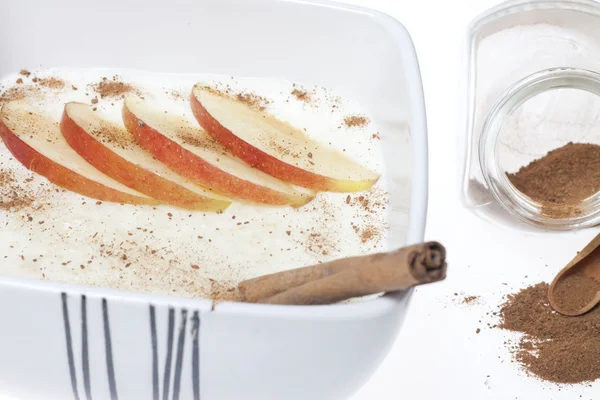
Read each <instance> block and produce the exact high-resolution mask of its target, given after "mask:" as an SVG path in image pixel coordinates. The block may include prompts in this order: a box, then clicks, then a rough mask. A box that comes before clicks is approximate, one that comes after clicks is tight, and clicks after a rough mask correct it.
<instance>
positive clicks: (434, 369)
mask: <svg viewBox="0 0 600 400" xmlns="http://www.w3.org/2000/svg"><path fill="white" fill-rule="evenodd" d="M348 2H349V3H352V4H355V5H361V6H366V7H370V8H374V9H377V10H380V11H383V12H385V13H387V14H390V15H391V16H393V17H395V18H396V19H398V20H399V21H401V22H402V23H403V24H404V25H405V26H406V28H407V29H408V31H409V32H410V34H411V36H412V38H413V40H414V43H415V47H416V49H417V54H418V57H419V62H420V65H421V72H422V76H423V85H424V89H425V99H426V105H427V114H428V125H429V157H430V159H429V167H430V176H429V179H430V181H429V190H430V197H429V212H428V223H427V231H426V235H425V236H426V239H427V240H439V241H441V242H442V243H443V244H444V245H445V246H446V248H447V250H448V259H449V272H448V278H447V280H446V281H444V282H442V283H439V284H434V285H431V286H428V287H422V288H419V289H417V291H416V293H415V296H414V297H413V299H412V303H411V306H410V308H409V313H408V316H407V319H406V322H405V324H404V327H403V329H402V331H401V332H400V335H399V337H398V339H397V341H396V343H395V345H394V347H393V349H392V350H391V352H390V353H389V355H388V357H387V358H386V359H385V361H384V362H383V364H382V365H381V367H380V368H379V370H378V371H377V372H376V373H375V375H374V376H373V377H372V379H371V380H370V382H369V383H368V384H367V385H366V386H364V387H363V389H362V390H361V391H360V392H359V393H357V394H356V395H355V396H354V397H353V398H352V400H388V399H418V400H430V399H431V400H445V399H457V400H469V399H476V400H486V399H527V400H532V399H544V400H550V399H552V400H561V399H565V400H566V399H569V400H570V399H580V398H581V399H584V400H587V399H598V398H600V381H599V382H596V383H595V384H593V385H591V386H589V385H587V386H586V385H574V386H562V387H560V386H558V385H553V384H549V383H544V382H541V381H539V380H537V379H534V378H531V377H528V376H527V375H526V374H525V373H524V372H523V371H522V370H521V369H520V368H519V366H518V365H516V364H515V363H513V362H512V361H511V356H510V353H509V351H508V350H507V349H506V347H505V345H504V344H503V342H504V341H505V340H506V339H510V338H515V337H517V335H515V334H511V333H507V332H505V331H501V330H499V329H490V328H488V325H487V324H488V322H489V323H492V324H493V323H494V321H496V320H495V319H494V318H495V317H494V316H493V315H491V313H492V312H495V311H497V310H498V305H499V304H500V303H501V302H502V298H503V296H504V295H506V294H509V293H513V292H515V291H517V290H518V289H519V288H522V287H525V286H527V285H528V284H532V283H536V282H539V281H542V280H546V281H549V280H551V279H552V277H553V276H554V274H555V273H556V272H558V270H559V269H560V268H561V266H562V265H564V264H565V263H566V262H567V261H568V260H570V259H571V258H572V257H573V256H574V254H575V252H576V251H577V250H578V249H579V248H582V247H583V246H584V245H585V244H586V243H587V241H588V240H589V239H591V238H592V237H593V236H594V235H595V234H597V230H590V231H584V232H579V233H566V234H560V235H559V234H542V233H540V234H532V233H525V232H519V231H515V230H509V229H506V228H501V227H498V226H495V225H492V224H490V223H488V222H486V221H484V220H482V219H481V218H480V217H478V216H477V215H475V214H473V213H472V212H471V211H469V210H467V209H466V208H464V207H463V206H462V204H461V201H460V179H461V175H462V160H458V137H459V135H462V134H463V132H461V131H460V125H459V122H460V120H459V118H463V116H462V115H459V106H460V104H459V99H460V97H459V94H460V93H462V92H461V91H462V90H464V87H462V85H461V81H460V77H461V75H460V72H461V61H462V56H463V50H464V48H463V46H464V42H465V36H466V30H467V26H468V24H469V22H470V21H471V20H472V19H473V18H474V17H475V16H476V15H478V14H479V13H480V12H483V11H485V10H486V9H487V8H489V7H491V6H493V5H496V4H498V3H500V2H499V1H494V0H451V1H448V0H351V1H348ZM544 249H546V250H544ZM454 293H459V296H454ZM468 295H474V296H481V298H480V301H479V302H478V303H477V304H470V305H465V304H461V302H460V299H463V298H464V297H465V296H468ZM488 313H489V314H490V315H487V314H488ZM480 321H481V322H480ZM477 328H480V329H481V332H480V333H479V334H476V330H477ZM580 396H581V397H580Z"/></svg>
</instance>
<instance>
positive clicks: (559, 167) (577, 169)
mask: <svg viewBox="0 0 600 400" xmlns="http://www.w3.org/2000/svg"><path fill="white" fill-rule="evenodd" d="M508 178H509V179H510V181H511V182H512V184H513V185H514V186H515V187H516V188H517V189H518V190H520V191H521V192H523V193H524V194H526V195H527V196H529V197H531V198H532V199H534V200H536V201H538V202H540V203H542V204H544V203H546V204H549V205H557V204H558V205H561V206H563V208H562V209H558V210H557V209H556V208H555V207H553V208H552V211H549V210H548V212H547V213H546V214H547V216H549V217H554V218H564V217H569V216H575V215H578V214H579V213H580V211H579V209H578V207H577V206H578V205H579V204H580V203H581V201H582V200H585V199H586V198H588V197H590V196H591V195H593V194H594V193H596V192H597V191H599V190H600V146H598V145H595V144H587V143H568V144H566V145H565V146H563V147H560V148H558V149H555V150H552V151H551V152H549V153H548V154H546V155H545V156H543V157H542V158H540V159H537V160H534V161H532V162H531V163H530V164H529V165H527V166H524V167H522V168H521V169H520V170H519V171H518V172H516V173H513V174H508Z"/></svg>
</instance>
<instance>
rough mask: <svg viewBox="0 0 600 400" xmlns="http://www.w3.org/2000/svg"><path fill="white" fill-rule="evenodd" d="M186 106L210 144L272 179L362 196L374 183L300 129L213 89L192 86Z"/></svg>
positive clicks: (366, 171)
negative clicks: (205, 133) (188, 106)
mask: <svg viewBox="0 0 600 400" xmlns="http://www.w3.org/2000/svg"><path fill="white" fill-rule="evenodd" d="M191 103H192V111H193V113H194V115H195V116H196V119H197V120H198V122H199V123H200V125H201V126H202V127H203V128H204V129H205V130H206V131H207V132H208V133H209V134H210V135H211V136H212V137H213V138H214V139H215V140H217V141H218V142H219V143H221V145H223V146H224V147H226V148H227V149H228V150H229V151H231V152H232V153H233V154H234V155H235V156H237V157H239V158H241V159H242V160H244V161H245V162H246V163H248V164H250V165H251V166H253V167H254V168H257V169H259V170H261V171H263V172H266V173H267V174H269V175H271V176H273V177H275V178H278V179H281V180H283V181H286V182H289V183H292V184H294V185H298V186H302V187H305V188H309V189H313V190H319V191H328V192H359V191H363V190H366V189H369V188H370V187H371V186H373V185H374V184H375V183H376V182H377V180H378V179H379V174H377V173H376V172H374V171H371V170H369V169H368V168H365V167H364V166H362V165H360V164H359V163H357V162H355V161H354V160H352V159H350V158H349V157H346V156H345V155H343V154H342V153H341V152H339V151H337V150H335V149H332V148H329V147H326V146H325V145H323V144H321V143H319V142H317V141H315V140H314V139H312V138H310V137H309V136H307V135H306V134H305V133H304V132H303V131H302V130H300V129H298V128H295V127H293V126H291V125H290V124H289V123H287V122H283V121H280V120H278V119H276V118H275V117H273V116H272V115H270V114H268V113H266V112H264V111H263V110H260V109H258V108H256V107H253V106H252V105H249V104H246V103H244V102H241V101H239V100H237V99H235V98H233V97H232V96H230V95H229V94H226V93H223V92H221V91H219V90H217V89H214V88H212V87H208V86H203V85H202V84H196V85H195V86H194V89H193V91H192V96H191Z"/></svg>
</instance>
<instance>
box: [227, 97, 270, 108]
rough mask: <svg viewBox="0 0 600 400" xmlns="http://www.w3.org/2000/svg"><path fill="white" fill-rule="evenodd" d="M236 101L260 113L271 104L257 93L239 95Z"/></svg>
mask: <svg viewBox="0 0 600 400" xmlns="http://www.w3.org/2000/svg"><path fill="white" fill-rule="evenodd" d="M235 99H236V100H237V101H239V102H240V103H244V104H246V105H247V106H250V107H252V108H256V109H258V110H260V111H263V110H265V109H266V108H267V105H269V104H270V101H269V100H267V99H266V98H264V97H262V96H259V95H257V94H255V93H238V94H236V96H235Z"/></svg>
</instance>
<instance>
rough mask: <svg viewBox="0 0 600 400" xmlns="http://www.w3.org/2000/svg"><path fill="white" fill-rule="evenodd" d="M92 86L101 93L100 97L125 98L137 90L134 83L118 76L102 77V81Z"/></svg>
mask: <svg viewBox="0 0 600 400" xmlns="http://www.w3.org/2000/svg"><path fill="white" fill-rule="evenodd" d="M91 87H92V88H93V89H94V90H95V91H96V92H97V93H98V94H99V95H100V98H104V97H120V98H125V95H126V94H129V93H135V92H137V90H136V88H135V87H134V86H133V85H131V84H128V83H124V82H121V81H120V80H119V77H117V76H114V77H113V79H112V80H109V79H108V78H102V80H101V81H100V82H98V83H96V84H94V85H91Z"/></svg>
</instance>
